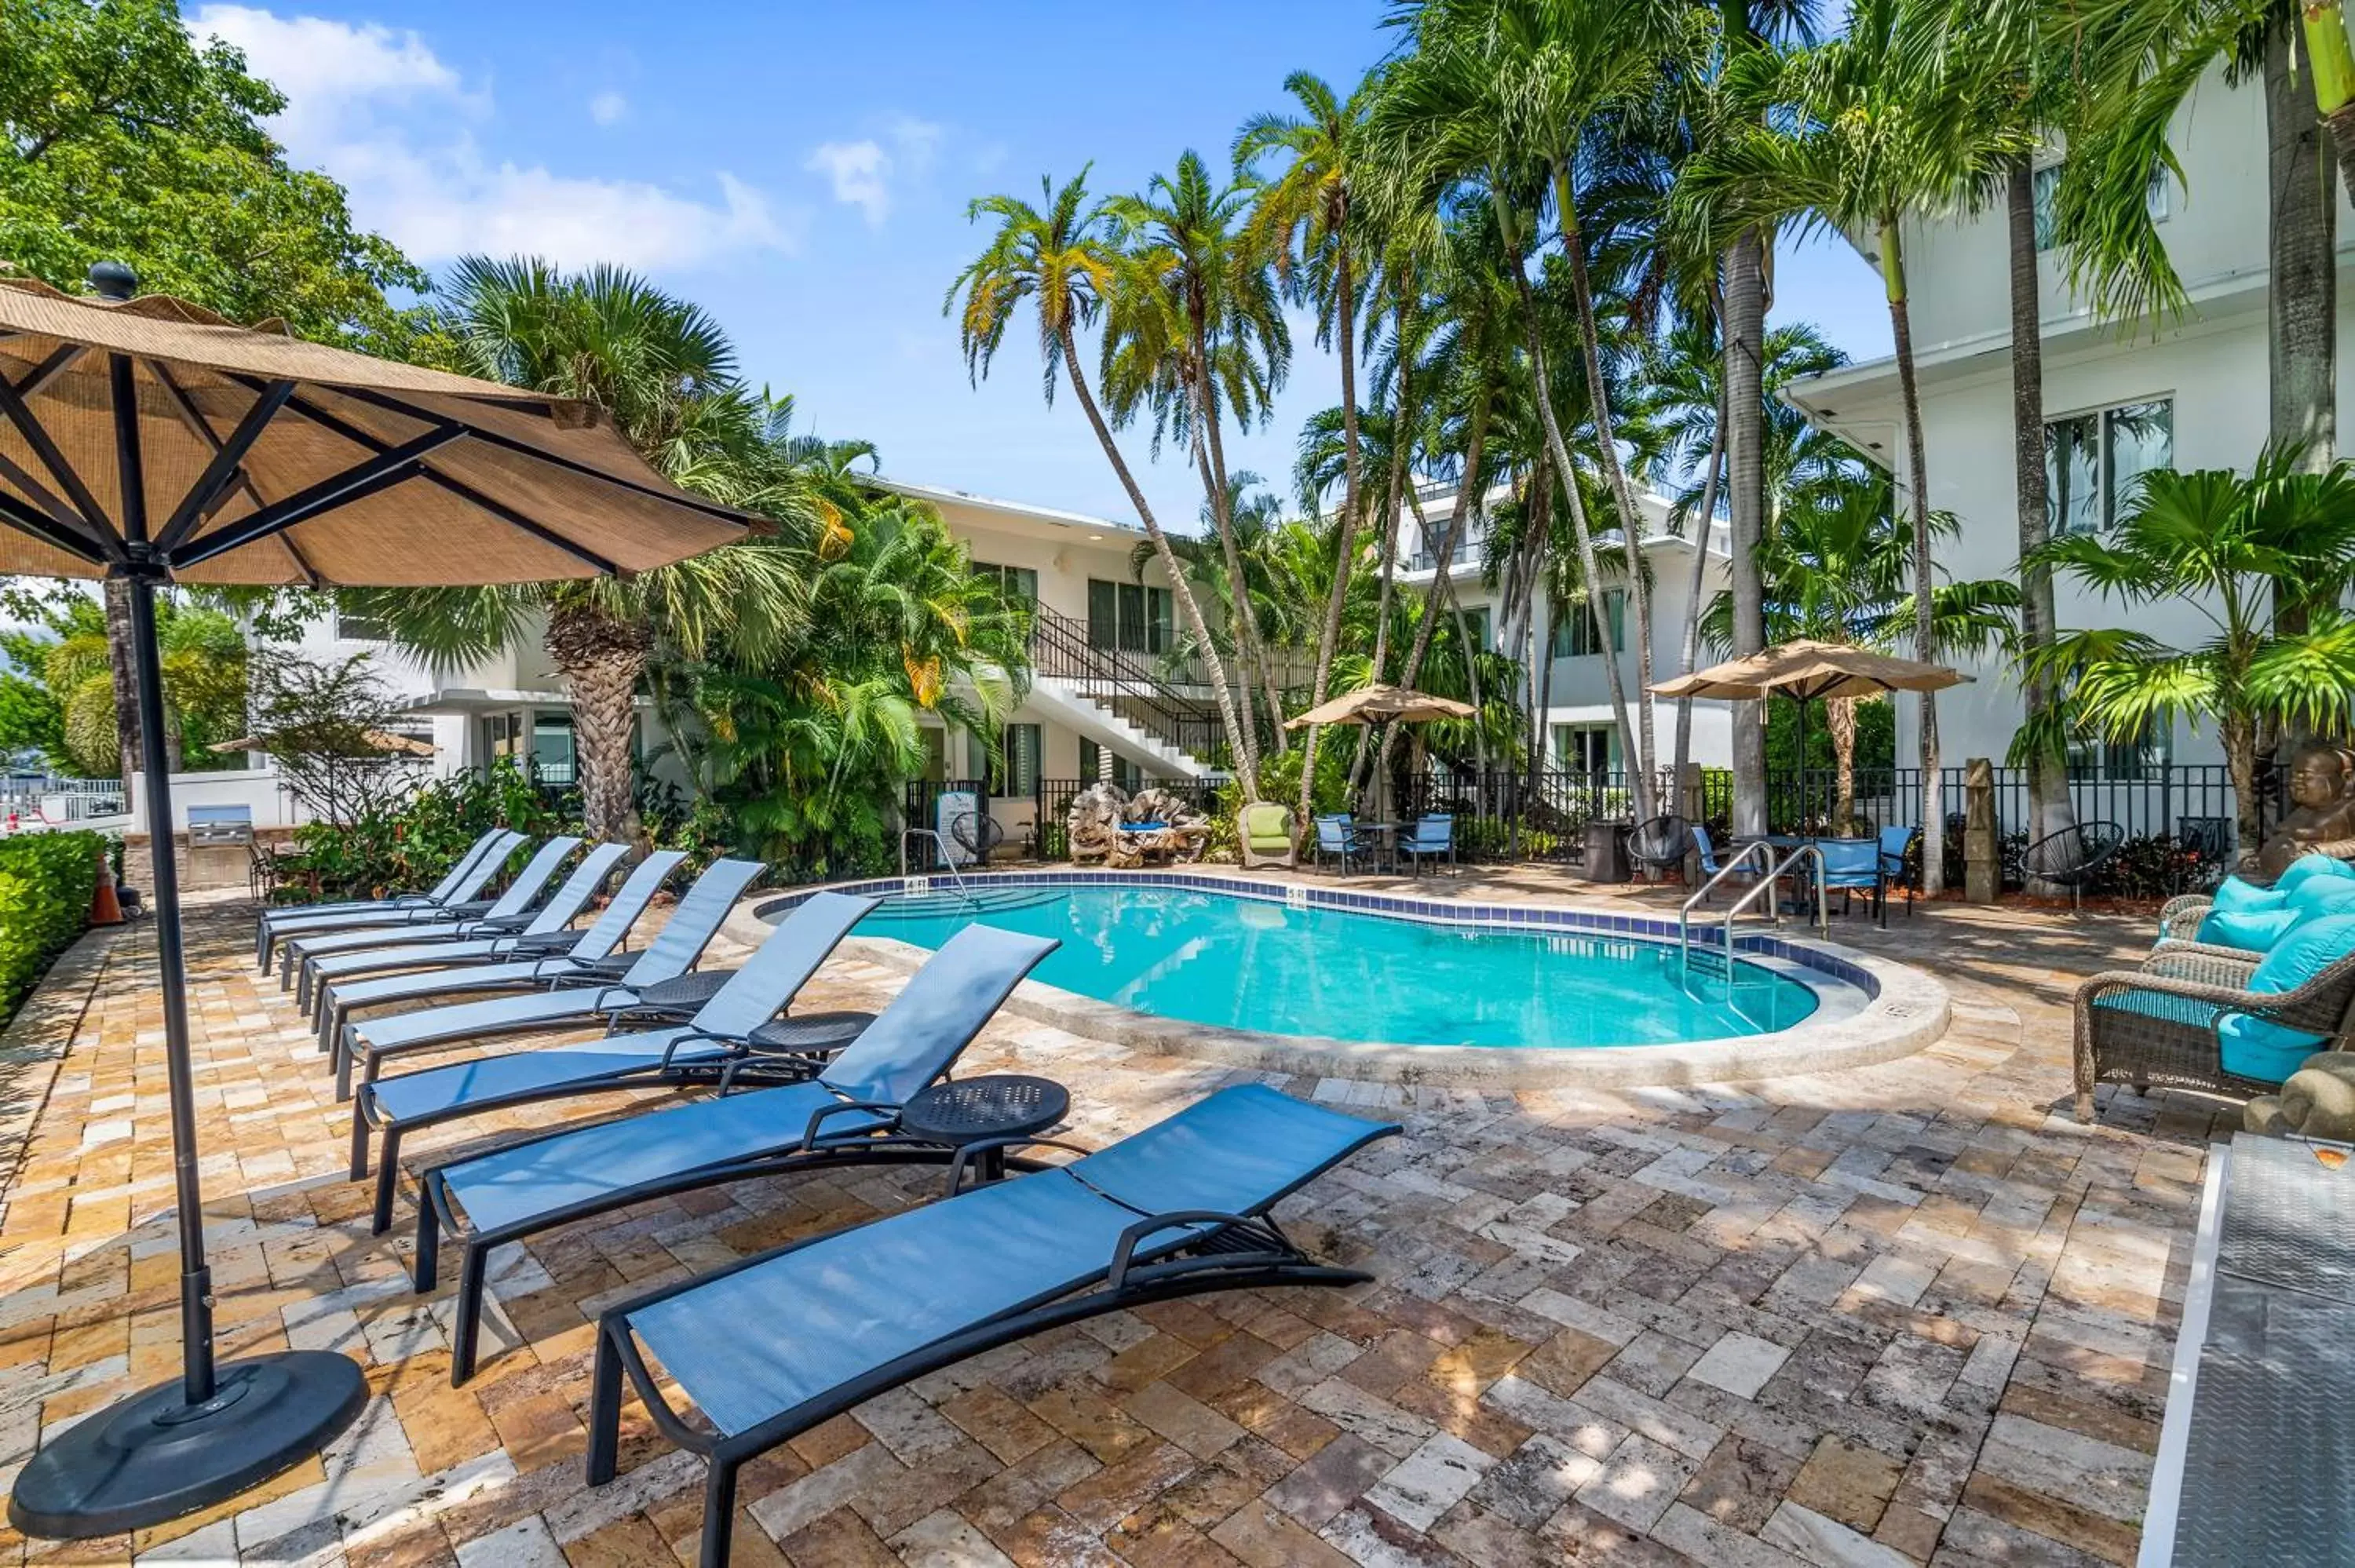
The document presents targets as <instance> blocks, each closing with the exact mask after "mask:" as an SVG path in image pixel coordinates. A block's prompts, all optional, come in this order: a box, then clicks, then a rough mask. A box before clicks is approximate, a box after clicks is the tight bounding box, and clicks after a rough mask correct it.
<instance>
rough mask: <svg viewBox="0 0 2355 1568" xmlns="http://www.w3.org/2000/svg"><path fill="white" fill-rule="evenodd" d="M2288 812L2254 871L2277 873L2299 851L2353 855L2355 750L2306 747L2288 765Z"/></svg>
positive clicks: (2354, 842)
mask: <svg viewBox="0 0 2355 1568" xmlns="http://www.w3.org/2000/svg"><path fill="white" fill-rule="evenodd" d="M2289 798H2290V805H2291V810H2290V812H2289V814H2288V815H2287V816H2286V817H2284V818H2283V819H2282V820H2281V825H2280V826H2279V827H2277V828H2275V830H2274V832H2273V836H2272V837H2271V838H2269V839H2267V840H2265V842H2264V848H2263V849H2262V850H2260V851H2259V852H2258V853H2257V869H2258V871H2259V872H2260V873H2261V874H2264V876H2266V877H2267V878H2272V877H2276V876H2279V875H2280V874H2282V873H2283V872H2284V871H2285V870H2286V869H2288V866H2289V863H2290V862H2292V861H2294V860H2296V858H2297V857H2298V856H2300V855H2302V854H2309V853H2316V852H2320V853H2325V854H2336V855H2339V856H2342V857H2355V751H2350V750H2349V749H2347V748H2346V747H2338V746H2309V747H2307V748H2306V749H2305V750H2303V751H2301V752H2299V753H2298V754H2297V760H2296V762H2294V763H2292V764H2291V765H2290V770H2289Z"/></svg>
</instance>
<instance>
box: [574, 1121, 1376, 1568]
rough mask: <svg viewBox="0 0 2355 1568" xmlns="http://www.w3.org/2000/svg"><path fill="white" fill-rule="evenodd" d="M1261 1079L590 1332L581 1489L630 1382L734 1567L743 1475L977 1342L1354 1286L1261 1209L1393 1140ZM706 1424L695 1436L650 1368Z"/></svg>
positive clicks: (706, 1545) (709, 1535)
mask: <svg viewBox="0 0 2355 1568" xmlns="http://www.w3.org/2000/svg"><path fill="white" fill-rule="evenodd" d="M1398 1130H1399V1128H1397V1127H1396V1126H1395V1125H1392V1124H1389V1123H1382V1122H1370V1121H1363V1120H1360V1119H1359V1118H1356V1117H1353V1116H1344V1115H1342V1114H1341V1113H1340V1112H1338V1111H1330V1110H1327V1109H1325V1108H1324V1107H1320V1106H1314V1105H1310V1104H1308V1103H1307V1102H1305V1101H1304V1100H1295V1099H1292V1098H1290V1097H1287V1096H1284V1095H1281V1094H1278V1093H1277V1092H1276V1091H1274V1090H1273V1089H1271V1088H1267V1087H1265V1086H1262V1085H1256V1084H1252V1085H1244V1086H1240V1087H1236V1088H1231V1089H1222V1090H1220V1092H1219V1093H1217V1094H1215V1095H1212V1096H1210V1097H1209V1098H1208V1099H1205V1100H1202V1101H1199V1102H1198V1103H1197V1104H1195V1105H1193V1106H1190V1107H1188V1108H1186V1109H1185V1110H1182V1111H1180V1112H1178V1113H1177V1115H1176V1116H1173V1117H1171V1118H1168V1119H1167V1120H1166V1121H1162V1122H1158V1123H1156V1124H1155V1125H1154V1126H1152V1127H1149V1128H1146V1129H1145V1130H1144V1131H1142V1132H1140V1133H1137V1134H1135V1136H1133V1137H1130V1138H1126V1139H1122V1140H1121V1141H1120V1142H1118V1143H1115V1144H1114V1145H1113V1146H1112V1147H1111V1148H1109V1149H1106V1150H1103V1151H1101V1152H1099V1153H1095V1154H1091V1155H1088V1156H1087V1157H1085V1158H1084V1159H1082V1160H1074V1161H1073V1162H1072V1163H1071V1164H1069V1165H1064V1166H1060V1167H1057V1168H1055V1169H1052V1170H1047V1171H1039V1172H1038V1173H1036V1174H1033V1175H1028V1176H1017V1177H1014V1178H1012V1179H1010V1180H1007V1181H997V1182H993V1183H991V1184H989V1185H987V1186H984V1187H980V1188H977V1189H975V1191H973V1192H965V1193H963V1194H961V1195H959V1196H955V1197H951V1198H948V1199H945V1200H943V1202H937V1203H928V1204H925V1205H924V1206H922V1207H921V1208H916V1209H909V1210H904V1211H902V1212H900V1213H896V1214H891V1215H889V1216H887V1217H885V1218H883V1219H879V1220H876V1221H874V1222H872V1223H871V1224H864V1225H858V1226H856V1227H853V1228H852V1229H849V1230H843V1231H836V1232H834V1233H832V1234H827V1235H821V1236H815V1237H811V1238H809V1239H808V1240H805V1241H801V1242H797V1243H794V1244H793V1245H789V1246H784V1247H781V1248H778V1249H777V1250H775V1251H773V1252H770V1253H765V1254H762V1255H758V1256H754V1257H750V1258H747V1259H745V1260H744V1261H743V1262H741V1263H739V1264H735V1265H733V1266H730V1267H728V1268H725V1269H722V1270H720V1271H719V1273H717V1274H710V1275H706V1276H704V1277H701V1278H699V1279H689V1280H684V1281H681V1282H680V1283H678V1284H677V1285H673V1286H670V1287H667V1288H665V1289H662V1290H658V1291H655V1293H653V1294H652V1295H649V1296H644V1297H641V1298H638V1299H637V1300H635V1301H632V1302H629V1303H626V1304H624V1305H623V1306H620V1307H616V1308H613V1310H611V1311H609V1312H607V1313H606V1314H605V1315H604V1317H603V1318H602V1319H601V1320H600V1321H599V1323H598V1325H597V1368H596V1373H595V1379H594V1382H593V1383H592V1384H591V1395H590V1407H589V1482H590V1484H591V1486H602V1485H604V1484H605V1483H606V1482H608V1481H610V1480H612V1479H613V1474H614V1469H615V1467H616V1464H617V1461H618V1458H619V1447H620V1437H621V1419H622V1393H623V1386H622V1383H623V1378H624V1377H625V1376H626V1377H627V1378H628V1379H629V1381H630V1383H632V1384H633V1385H634V1387H635V1389H636V1391H637V1394H638V1397H639V1398H640V1399H641V1400H643V1401H644V1402H645V1407H646V1411H647V1414H650V1415H651V1416H652V1417H653V1418H654V1423H655V1426H656V1427H657V1428H659V1429H660V1430H661V1432H662V1434H663V1436H666V1437H668V1438H669V1439H670V1440H671V1441H672V1442H674V1443H676V1444H677V1445H678V1446H680V1447H682V1448H687V1449H690V1450H692V1451H694V1452H696V1453H699V1454H702V1455H704V1456H706V1457H707V1458H708V1459H709V1461H710V1474H709V1478H708V1479H706V1481H705V1482H704V1491H703V1544H702V1555H701V1558H700V1561H701V1563H702V1564H703V1568H721V1565H722V1564H724V1563H726V1562H727V1560H728V1538H729V1531H730V1526H731V1524H732V1523H733V1522H734V1514H735V1510H736V1475H737V1471H738V1469H739V1468H740V1467H742V1466H743V1465H744V1464H745V1462H746V1461H748V1460H750V1459H751V1458H753V1457H757V1456H758V1455H761V1454H763V1453H766V1452H767V1451H769V1450H770V1449H772V1448H773V1447H775V1446H777V1445H779V1444H780V1443H783V1442H785V1441H786V1440H788V1439H789V1438H792V1437H794V1436H798V1435H799V1434H801V1433H803V1432H806V1431H808V1430H809V1429H810V1428H811V1427H813V1426H815V1425H817V1424H818V1423H820V1422H822V1421H826V1420H827V1419H829V1418H831V1417H833V1416H835V1415H837V1414H841V1413H842V1412H844V1411H846V1410H848V1409H850V1408H851V1407H852V1406H854V1405H857V1404H860V1403H862V1402H864V1401H866V1400H868V1399H871V1398H873V1397H874V1396H875V1395H877V1394H879V1393H884V1392H886V1391H887V1390H890V1389H894V1388H898V1387H900V1385H901V1384H903V1383H909V1382H911V1381H912V1380H913V1379H916V1378H919V1377H922V1376H923V1375H924V1374H926V1373H927V1372H936V1371H939V1370H940V1369H942V1368H943V1367H948V1366H954V1365H955V1364H956V1363H957V1362H959V1361H964V1360H965V1359H966V1358H968V1357H970V1356H975V1355H977V1354H979V1353H980V1352H982V1351H987V1350H992V1349H995V1348H996V1347H997V1346H999V1345H1003V1344H1007V1343H1010V1342H1012V1341H1014V1340H1020V1339H1024V1338H1027V1337H1028V1336H1029V1335H1032V1334H1036V1333H1039V1332H1040V1331H1042V1330H1047V1329H1052V1328H1057V1327H1060V1325H1063V1324H1066V1323H1072V1322H1077V1321H1080V1320H1082V1319H1087V1318H1092V1317H1095V1316H1097V1315H1099V1314H1101V1313H1104V1312H1112V1311H1117V1310H1119V1309H1121V1308H1129V1307H1137V1306H1142V1305H1144V1304H1146V1303H1148V1302H1153V1301H1163V1300H1167V1299H1170V1298H1174V1297H1180V1296H1191V1295H1198V1294H1200V1293H1202V1292H1204V1291H1210V1290H1231V1289H1256V1288H1262V1287H1272V1286H1279V1285H1356V1284H1361V1283H1363V1282H1364V1281H1365V1280H1366V1279H1367V1278H1368V1277H1369V1276H1367V1275H1364V1274H1361V1273H1359V1272H1357V1271H1356V1270H1353V1269H1345V1268H1335V1267H1330V1266H1323V1265H1319V1264H1317V1263H1315V1262H1314V1261H1312V1260H1311V1259H1310V1258H1309V1256H1308V1255H1307V1254H1306V1253H1305V1252H1303V1251H1302V1250H1301V1249H1300V1248H1299V1247H1298V1246H1297V1245H1295V1244H1294V1243H1293V1242H1292V1240H1291V1239H1290V1238H1289V1237H1287V1236H1286V1235H1285V1234H1284V1232H1283V1231H1282V1230H1281V1229H1279V1228H1278V1227H1277V1225H1276V1223H1275V1221H1274V1220H1273V1218H1272V1217H1270V1214H1269V1211H1270V1210H1271V1209H1273V1207H1274V1206H1275V1204H1276V1203H1277V1202H1279V1201H1280V1200H1282V1199H1283V1198H1284V1197H1285V1196H1287V1195H1288V1194H1290V1193H1292V1192H1295V1191H1297V1190H1298V1189H1299V1188H1300V1187H1302V1186H1304V1185H1305V1184H1306V1183H1307V1182H1308V1181H1312V1180H1313V1179H1315V1178H1316V1176H1317V1175H1319V1174H1321V1173H1322V1172H1324V1171H1327V1170H1328V1169H1330V1168H1331V1167H1332V1166H1334V1165H1336V1164H1337V1163H1338V1162H1340V1161H1341V1160H1346V1159H1348V1157H1349V1156H1350V1155H1351V1154H1353V1153H1355V1152H1356V1151H1357V1150H1359V1149H1361V1148H1363V1147H1364V1146H1365V1145H1367V1144H1368V1143H1370V1142H1371V1141H1373V1140H1374V1139H1378V1138H1380V1137H1382V1136H1384V1135H1385V1134H1388V1133H1393V1132H1396V1131H1398ZM649 1356H651V1357H652V1358H653V1359H654V1360H655V1361H659V1362H660V1363H661V1366H662V1369H663V1372H664V1373H665V1374H666V1377H667V1379H668V1381H669V1382H670V1383H672V1384H675V1385H676V1387H677V1391H678V1392H679V1393H681V1394H683V1395H685V1397H686V1399H687V1401H688V1402H690V1403H691V1404H692V1405H693V1406H694V1408H695V1409H696V1410H698V1411H699V1412H700V1413H701V1414H702V1416H703V1422H702V1423H701V1424H698V1425H689V1424H688V1423H687V1421H686V1420H685V1419H684V1418H683V1416H682V1414H681V1412H680V1411H679V1410H678V1409H677V1408H675V1407H674V1406H673V1405H672V1404H671V1403H670V1402H669V1401H668V1400H667V1399H666V1397H665V1395H664V1386H665V1385H664V1383H661V1382H658V1381H657V1380H656V1378H655V1373H654V1372H653V1369H652V1367H651V1366H650V1365H649V1364H648V1358H649Z"/></svg>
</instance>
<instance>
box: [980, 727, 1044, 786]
mask: <svg viewBox="0 0 2355 1568" xmlns="http://www.w3.org/2000/svg"><path fill="white" fill-rule="evenodd" d="M988 761H989V792H990V793H991V794H992V795H995V796H998V797H1000V798H1003V797H1006V796H1009V795H1030V794H1036V793H1037V792H1038V789H1039V726H1037V725H1035V724H1010V725H1007V726H1006V727H1005V728H1004V729H1003V730H1001V731H1000V732H999V733H998V736H997V745H996V748H995V749H994V750H992V751H991V752H989V753H988Z"/></svg>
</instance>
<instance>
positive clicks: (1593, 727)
mask: <svg viewBox="0 0 2355 1568" xmlns="http://www.w3.org/2000/svg"><path fill="white" fill-rule="evenodd" d="M1553 755H1554V762H1555V764H1556V766H1558V767H1560V768H1562V769H1563V770H1565V771H1567V772H1571V773H1613V772H1616V771H1617V770H1618V767H1619V731H1618V727H1617V726H1614V725H1607V724H1558V725H1556V726H1553Z"/></svg>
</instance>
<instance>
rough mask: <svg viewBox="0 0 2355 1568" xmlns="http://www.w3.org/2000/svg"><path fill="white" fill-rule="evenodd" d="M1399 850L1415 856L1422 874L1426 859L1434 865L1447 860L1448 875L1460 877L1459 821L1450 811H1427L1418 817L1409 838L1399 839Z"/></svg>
mask: <svg viewBox="0 0 2355 1568" xmlns="http://www.w3.org/2000/svg"><path fill="white" fill-rule="evenodd" d="M1398 847H1399V853H1401V854H1402V855H1407V856H1410V857H1412V863H1413V865H1414V869H1415V871H1416V873H1417V874H1421V873H1422V871H1423V862H1424V861H1426V860H1427V861H1430V862H1431V863H1433V865H1434V866H1436V865H1437V864H1438V863H1439V862H1440V861H1442V860H1444V861H1446V863H1447V874H1448V875H1450V876H1454V875H1455V874H1456V871H1457V866H1456V863H1455V817H1454V816H1452V815H1451V814H1449V813H1448V812H1445V811H1426V812H1424V813H1423V815H1422V816H1420V817H1417V818H1416V819H1415V820H1414V825H1413V826H1412V827H1411V828H1409V829H1408V830H1407V832H1406V836H1405V837H1403V838H1401V839H1400V840H1399V846H1398Z"/></svg>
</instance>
